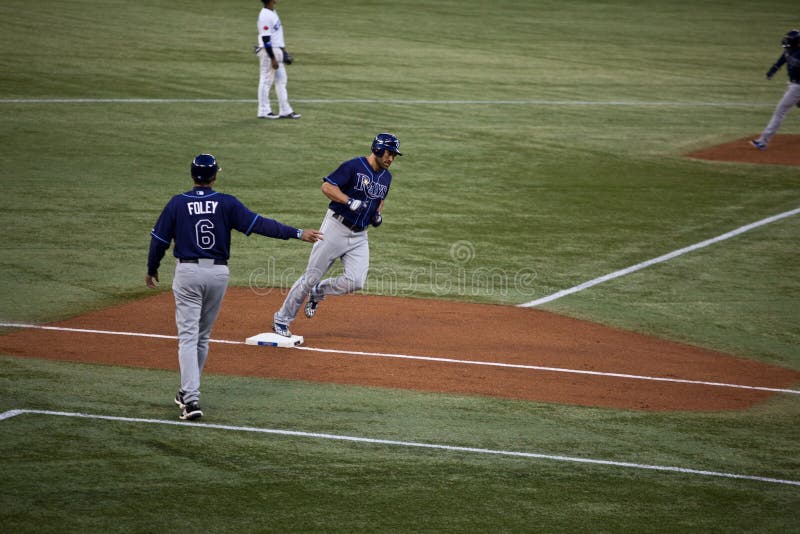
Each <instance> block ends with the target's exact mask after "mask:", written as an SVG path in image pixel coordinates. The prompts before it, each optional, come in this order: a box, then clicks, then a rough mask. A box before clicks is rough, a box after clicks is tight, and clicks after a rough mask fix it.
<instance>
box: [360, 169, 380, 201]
mask: <svg viewBox="0 0 800 534" xmlns="http://www.w3.org/2000/svg"><path fill="white" fill-rule="evenodd" d="M356 190H357V191H364V193H366V195H367V197H368V198H371V199H373V200H375V199H383V198H385V197H386V191H387V187H386V186H385V185H383V184H382V183H380V182H375V181H373V180H372V178H370V177H369V176H367V175H366V174H362V173H360V172H358V173H356Z"/></svg>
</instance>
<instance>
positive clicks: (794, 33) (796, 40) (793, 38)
mask: <svg viewBox="0 0 800 534" xmlns="http://www.w3.org/2000/svg"><path fill="white" fill-rule="evenodd" d="M781 45H783V47H784V48H798V47H800V30H789V31H788V32H786V36H785V37H784V38H783V41H781Z"/></svg>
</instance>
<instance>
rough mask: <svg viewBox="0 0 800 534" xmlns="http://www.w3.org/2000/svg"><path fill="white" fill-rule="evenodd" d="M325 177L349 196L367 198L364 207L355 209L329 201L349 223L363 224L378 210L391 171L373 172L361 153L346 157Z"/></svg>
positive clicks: (386, 192)
mask: <svg viewBox="0 0 800 534" xmlns="http://www.w3.org/2000/svg"><path fill="white" fill-rule="evenodd" d="M324 180H325V181H326V182H328V183H331V184H333V185H335V186H337V187H338V188H339V189H341V190H342V193H344V194H345V195H347V196H348V197H350V198H354V199H356V200H363V201H364V202H366V205H367V207H366V208H365V209H362V210H359V211H357V212H353V211H351V210H350V208H349V207H348V206H347V205H346V204H342V203H340V202H333V201H331V203H330V205H329V206H328V207H329V208H330V209H332V210H333V211H334V212H335V213H337V214H339V215H341V216H342V217H344V219H345V221H347V223H348V224H350V225H351V226H359V227H361V228H366V227H367V225H369V223H370V221H371V220H372V217H373V216H374V215H375V213H377V211H378V207H379V206H380V204H381V201H382V200H384V199H385V198H386V196H387V195H388V194H389V186H390V185H391V184H392V173H390V172H389V171H388V170H382V171H380V172H378V173H377V174H376V173H375V171H373V170H372V167H370V165H369V162H368V161H367V158H365V157H360V158H354V159H351V160H349V161H345V162H344V163H342V164H341V165H339V168H338V169H336V170H335V171H333V172H332V173H331V174H329V175H328V176H326V177H325V178H324Z"/></svg>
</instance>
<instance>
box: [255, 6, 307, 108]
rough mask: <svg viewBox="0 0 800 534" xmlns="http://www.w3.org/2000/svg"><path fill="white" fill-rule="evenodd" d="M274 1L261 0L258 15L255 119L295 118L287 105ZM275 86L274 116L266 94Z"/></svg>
mask: <svg viewBox="0 0 800 534" xmlns="http://www.w3.org/2000/svg"><path fill="white" fill-rule="evenodd" d="M275 1H276V0H262V3H263V4H264V7H263V9H261V12H260V13H259V14H258V43H257V44H256V54H257V55H258V61H259V66H260V75H259V78H258V118H259V119H299V118H300V117H301V115H300V114H299V113H295V112H294V110H293V109H292V106H291V104H289V93H288V92H287V91H286V82H287V76H286V58H287V55H288V54H287V53H286V43H285V42H284V40H283V25H282V24H281V19H280V17H278V13H277V12H276V11H275ZM273 84H275V95H276V96H277V97H278V114H277V115H276V114H275V113H273V112H272V105H271V104H270V101H269V92H270V90H271V89H272V85H273Z"/></svg>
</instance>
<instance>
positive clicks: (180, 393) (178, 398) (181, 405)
mask: <svg viewBox="0 0 800 534" xmlns="http://www.w3.org/2000/svg"><path fill="white" fill-rule="evenodd" d="M175 404H177V405H178V408H180V409H181V410H183V408H184V407H185V406H186V403H184V402H183V390H182V389H179V390H178V392H177V393H176V394H175Z"/></svg>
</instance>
